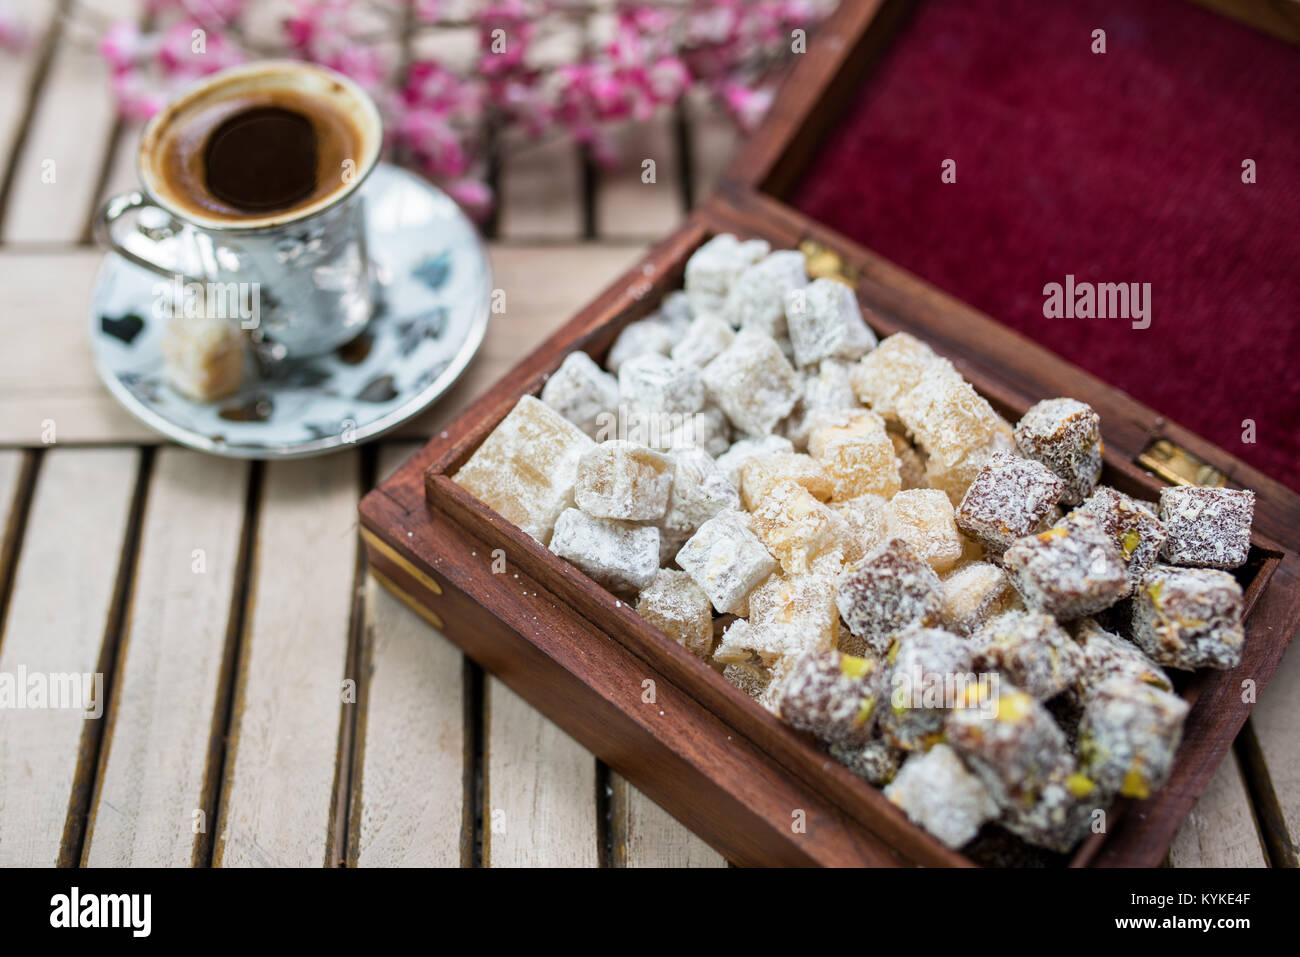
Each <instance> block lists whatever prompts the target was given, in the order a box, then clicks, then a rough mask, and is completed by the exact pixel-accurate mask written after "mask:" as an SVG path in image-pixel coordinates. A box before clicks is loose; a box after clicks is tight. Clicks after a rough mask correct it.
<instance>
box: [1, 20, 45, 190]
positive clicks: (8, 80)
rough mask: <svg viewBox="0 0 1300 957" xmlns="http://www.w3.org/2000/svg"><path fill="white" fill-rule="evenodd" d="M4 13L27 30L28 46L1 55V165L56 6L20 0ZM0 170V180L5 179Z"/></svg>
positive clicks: (17, 132)
mask: <svg viewBox="0 0 1300 957" xmlns="http://www.w3.org/2000/svg"><path fill="white" fill-rule="evenodd" d="M6 12H7V13H9V14H10V16H12V17H14V18H15V19H16V20H17V22H19V23H21V24H22V25H23V27H24V28H25V29H26V31H27V38H28V39H27V45H26V46H25V47H24V48H23V49H22V50H19V51H16V52H15V51H12V50H6V51H3V52H0V90H4V91H5V95H4V96H0V164H3V163H8V162H9V157H10V155H11V154H12V153H13V150H14V146H15V144H16V141H17V139H18V137H19V135H20V133H21V129H20V128H21V126H22V125H23V120H24V118H25V117H26V115H27V113H28V106H29V101H28V94H29V92H35V93H38V94H39V90H37V91H33V90H32V85H33V83H34V82H35V81H36V79H37V71H38V70H39V68H40V65H41V58H42V54H43V53H44V51H45V44H46V42H47V40H48V33H49V31H50V29H51V28H53V27H54V25H55V15H56V14H57V12H58V4H57V3H53V2H51V0H19V2H18V3H16V4H7V5H6ZM4 173H5V170H4V169H0V181H3V179H4Z"/></svg>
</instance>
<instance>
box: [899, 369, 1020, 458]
mask: <svg viewBox="0 0 1300 957" xmlns="http://www.w3.org/2000/svg"><path fill="white" fill-rule="evenodd" d="M898 417H899V419H901V420H902V422H903V424H904V425H905V426H907V429H908V431H909V432H910V433H911V434H912V437H913V438H914V439H915V440H916V442H917V444H918V445H920V446H921V447H922V448H923V449H925V451H926V454H927V455H928V456H929V461H930V462H933V463H935V465H936V466H940V467H944V468H950V467H951V466H953V465H956V464H957V463H958V462H960V461H961V460H962V459H963V458H964V457H966V456H967V455H969V454H970V453H971V452H974V451H976V450H978V449H982V448H985V447H986V446H987V445H988V444H989V442H990V441H991V440H992V439H993V435H994V433H995V432H996V431H997V428H998V422H999V419H998V415H997V413H996V412H994V411H993V407H992V406H991V405H989V403H988V400H987V399H985V398H984V397H983V396H982V395H980V394H979V393H978V392H976V391H975V388H974V387H973V386H972V385H971V384H970V383H969V382H966V381H965V380H964V379H962V378H960V377H958V378H950V377H947V376H937V377H934V378H924V379H922V380H921V381H920V382H918V383H917V384H916V386H915V387H914V388H913V389H912V390H911V391H910V392H908V393H907V394H906V395H904V396H903V397H902V398H901V399H900V400H899V402H898Z"/></svg>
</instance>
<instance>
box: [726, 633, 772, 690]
mask: <svg viewBox="0 0 1300 957" xmlns="http://www.w3.org/2000/svg"><path fill="white" fill-rule="evenodd" d="M740 620H741V621H744V619H743V618H742V619H740ZM722 677H724V678H726V679H727V680H728V681H730V682H731V683H732V684H733V685H735V686H736V687H737V688H739V689H740V690H741V691H743V692H744V693H745V694H746V695H748V696H749V697H751V698H753V699H755V700H758V699H759V698H761V697H762V696H763V694H764V693H765V692H766V691H767V689H768V686H769V685H770V684H771V683H772V672H771V671H770V670H769V669H767V668H764V667H763V666H762V665H759V664H749V663H746V664H740V663H736V664H729V665H724V666H723V668H722Z"/></svg>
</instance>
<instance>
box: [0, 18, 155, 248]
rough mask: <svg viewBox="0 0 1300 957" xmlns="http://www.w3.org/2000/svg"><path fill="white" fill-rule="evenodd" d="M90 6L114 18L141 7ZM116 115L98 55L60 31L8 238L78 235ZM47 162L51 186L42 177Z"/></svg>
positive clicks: (19, 171) (18, 174) (72, 238)
mask: <svg viewBox="0 0 1300 957" xmlns="http://www.w3.org/2000/svg"><path fill="white" fill-rule="evenodd" d="M91 6H92V7H93V8H94V9H95V10H96V11H98V12H100V13H102V14H103V15H104V16H107V17H110V18H113V19H135V18H136V17H137V16H138V15H139V12H140V0H94V3H93V4H91ZM83 26H84V25H83ZM115 116H116V110H115V109H114V106H113V102H112V96H111V92H110V90H109V86H108V69H107V66H106V65H105V63H104V61H103V59H102V58H101V57H100V55H99V53H98V51H97V50H95V49H93V48H87V47H86V46H84V45H82V44H81V43H78V42H75V41H74V39H73V37H72V35H71V33H70V31H68V30H66V29H65V30H64V31H63V36H62V39H61V41H60V43H59V46H58V49H57V50H56V51H55V54H54V60H53V62H52V64H51V66H50V72H49V75H48V77H47V78H46V82H45V84H44V86H43V88H42V91H41V97H40V100H39V101H38V102H37V104H36V112H35V114H34V115H33V118H32V124H31V128H30V130H29V131H28V134H27V137H26V139H25V140H24V142H23V148H22V153H21V156H20V159H19V161H18V165H17V166H16V168H15V171H14V181H13V190H12V193H11V195H10V198H9V208H8V210H7V213H6V216H5V222H4V232H3V237H4V241H5V242H55V241H63V242H76V241H77V240H79V239H81V237H82V232H83V230H84V228H85V225H86V222H87V218H88V217H89V215H90V210H91V209H92V208H93V206H94V204H95V201H96V199H97V198H98V196H97V193H98V187H99V182H100V174H101V171H102V168H103V166H104V163H105V162H106V161H107V159H108V157H107V156H106V150H107V149H108V145H109V143H110V141H111V136H112V132H113V126H114V121H115ZM51 163H52V164H53V172H54V182H53V183H50V182H47V181H46V179H45V178H43V176H44V175H45V174H46V173H47V171H48V170H49V168H50V166H49V164H51Z"/></svg>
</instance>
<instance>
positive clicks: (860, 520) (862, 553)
mask: <svg viewBox="0 0 1300 957" xmlns="http://www.w3.org/2000/svg"><path fill="white" fill-rule="evenodd" d="M888 504H889V502H888V500H887V499H885V498H884V497H883V496H881V495H859V496H858V497H856V498H851V499H848V500H846V501H843V502H832V503H831V508H832V509H833V510H835V511H836V512H838V513H839V514H840V517H841V518H843V519H844V521H845V524H846V525H847V526H848V528H847V530H846V532H845V535H844V540H843V542H842V545H843V548H844V562H845V564H846V565H853V564H856V563H857V562H859V561H861V560H862V559H863V558H865V557H866V555H867V554H868V553H869V552H870V551H871V550H872V549H873V548H875V547H876V546H877V545H879V544H880V542H881V541H883V540H884V537H885V508H886V506H888Z"/></svg>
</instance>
